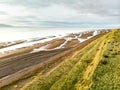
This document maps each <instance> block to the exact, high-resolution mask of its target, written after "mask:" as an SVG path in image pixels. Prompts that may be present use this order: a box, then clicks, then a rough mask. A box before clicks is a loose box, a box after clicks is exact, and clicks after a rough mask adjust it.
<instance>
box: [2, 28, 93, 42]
mask: <svg viewBox="0 0 120 90" xmlns="http://www.w3.org/2000/svg"><path fill="white" fill-rule="evenodd" d="M89 30H95V29H80V28H0V42H6V41H15V40H28V39H30V38H41V37H46V36H57V35H66V34H69V33H77V32H83V31H89Z"/></svg>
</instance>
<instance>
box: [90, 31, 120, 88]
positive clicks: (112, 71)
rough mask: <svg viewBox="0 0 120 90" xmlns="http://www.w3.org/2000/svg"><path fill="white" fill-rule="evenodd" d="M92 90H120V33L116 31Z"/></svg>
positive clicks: (94, 76) (100, 65) (94, 77)
mask: <svg viewBox="0 0 120 90" xmlns="http://www.w3.org/2000/svg"><path fill="white" fill-rule="evenodd" d="M93 82H94V83H93V85H92V87H91V88H90V90H120V31H116V32H115V33H114V36H113V37H112V39H111V41H110V42H109V44H108V46H107V49H106V50H105V52H104V55H103V58H102V60H101V62H100V63H99V65H98V67H97V69H96V71H95V73H94V75H93Z"/></svg>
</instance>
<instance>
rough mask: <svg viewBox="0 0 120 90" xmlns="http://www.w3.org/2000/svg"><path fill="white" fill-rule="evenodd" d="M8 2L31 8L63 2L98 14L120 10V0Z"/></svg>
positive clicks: (33, 0) (21, 0)
mask: <svg viewBox="0 0 120 90" xmlns="http://www.w3.org/2000/svg"><path fill="white" fill-rule="evenodd" d="M8 3H10V4H19V5H24V6H26V7H29V8H31V9H39V8H40V7H48V6H49V5H53V4H57V5H60V4H63V5H65V6H67V7H69V8H73V9H76V10H78V12H84V13H86V12H90V13H94V14H98V15H114V14H112V13H113V12H114V11H115V12H120V6H119V3H120V1H119V0H20V1H19V0H11V1H8ZM113 9H114V11H113ZM118 15H120V13H118Z"/></svg>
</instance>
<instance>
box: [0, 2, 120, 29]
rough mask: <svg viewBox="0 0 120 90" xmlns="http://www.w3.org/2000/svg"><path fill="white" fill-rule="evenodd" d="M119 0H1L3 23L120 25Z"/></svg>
mask: <svg viewBox="0 0 120 90" xmlns="http://www.w3.org/2000/svg"><path fill="white" fill-rule="evenodd" d="M119 3H120V1H119V0H97V1H96V0H1V1H0V23H1V24H8V25H12V26H21V27H25V26H26V27H81V26H83V25H84V26H92V25H93V26H95V25H98V24H101V25H108V26H110V25H113V26H115V25H116V26H117V27H120V6H119ZM98 26H100V25H98ZM101 27H102V26H101Z"/></svg>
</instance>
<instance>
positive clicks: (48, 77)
mask: <svg viewBox="0 0 120 90" xmlns="http://www.w3.org/2000/svg"><path fill="white" fill-rule="evenodd" d="M110 35H111V33H109V34H107V35H105V36H103V37H101V38H99V39H97V40H95V41H94V42H92V43H91V44H89V45H88V46H87V47H86V48H84V49H83V50H81V51H79V52H78V53H77V54H76V55H73V56H74V57H73V56H71V57H70V58H68V59H67V60H64V61H63V62H62V63H61V64H60V65H59V66H57V67H56V68H55V69H54V70H52V71H51V72H50V73H49V72H48V73H47V74H39V75H38V76H37V77H36V78H35V79H34V80H33V81H32V82H30V83H29V84H27V85H25V86H24V87H23V88H22V89H21V90H70V89H72V90H76V89H77V90H79V88H78V86H79V82H80V80H83V79H84V75H85V73H88V75H89V70H88V69H89V68H91V71H93V72H94V70H95V68H96V66H97V64H98V63H99V60H100V58H98V59H97V62H96V58H97V57H96V55H97V54H98V56H99V55H101V54H102V50H103V48H104V45H105V44H107V43H106V42H107V41H108V39H107V37H109V36H110ZM101 42H102V43H101ZM94 62H96V63H94ZM86 71H88V72H86ZM93 72H92V74H93ZM92 74H91V76H92ZM91 76H90V77H89V78H90V79H89V80H87V82H90V83H91ZM86 78H87V77H86ZM87 84H88V83H87ZM87 84H86V85H85V86H87ZM82 86H84V85H82Z"/></svg>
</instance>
